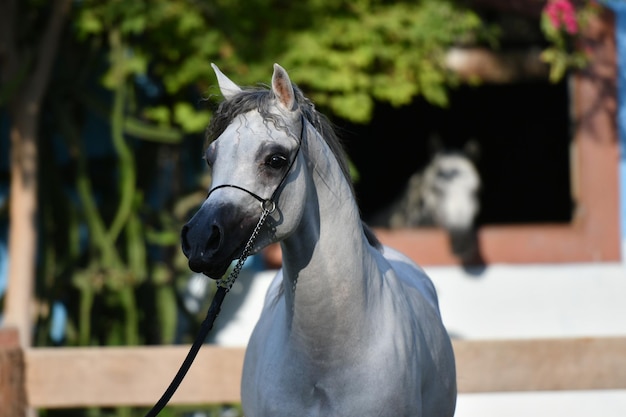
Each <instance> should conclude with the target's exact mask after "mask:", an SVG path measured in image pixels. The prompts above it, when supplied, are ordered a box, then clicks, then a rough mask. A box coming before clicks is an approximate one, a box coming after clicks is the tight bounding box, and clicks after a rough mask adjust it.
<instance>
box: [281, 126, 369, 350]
mask: <svg viewBox="0 0 626 417" xmlns="http://www.w3.org/2000/svg"><path fill="white" fill-rule="evenodd" d="M311 132H312V131H311ZM313 141H315V142H314V143H313V144H309V145H307V147H308V149H307V154H308V155H309V162H308V166H309V170H308V172H310V174H311V175H310V182H309V185H310V186H312V187H314V189H315V193H311V195H312V197H311V198H310V199H309V201H308V203H307V205H306V206H307V208H306V209H305V212H304V215H303V218H302V221H301V222H300V226H299V228H298V230H297V231H296V232H295V233H294V234H293V235H292V236H290V237H289V238H288V239H286V240H285V241H283V243H282V250H283V277H284V280H283V285H284V286H285V288H284V294H285V302H286V303H287V306H286V307H287V312H288V315H289V317H288V321H289V323H288V325H289V326H290V330H291V332H292V335H294V336H295V337H297V338H298V340H299V341H300V342H301V343H305V344H308V345H310V346H311V347H312V348H314V349H313V350H315V351H316V354H322V355H323V354H324V353H323V352H324V351H325V350H324V349H320V347H319V346H318V345H319V344H320V343H322V344H323V345H324V348H328V349H350V343H349V340H346V337H347V336H348V335H352V336H353V337H354V339H355V340H358V339H361V337H360V335H358V334H355V332H357V331H358V330H359V329H362V328H363V326H359V321H362V320H367V315H366V311H367V310H366V308H365V307H366V295H367V294H368V291H369V289H368V287H370V285H368V284H369V283H371V281H372V280H375V279H376V277H379V276H380V274H379V272H378V268H376V262H375V260H374V257H373V255H372V252H371V249H370V246H369V244H368V242H367V240H366V238H365V235H364V232H363V228H362V224H361V219H360V215H359V211H358V207H357V204H356V201H355V200H354V196H353V194H352V191H351V188H350V184H349V183H348V181H347V179H346V178H345V177H344V175H343V173H342V172H341V169H340V167H339V164H338V163H337V161H336V160H335V158H334V156H332V155H331V151H330V149H329V148H328V147H327V146H326V144H325V143H323V140H322V139H321V138H319V137H315V138H311V140H309V141H308V142H313ZM371 287H376V288H378V286H376V285H373V286H371ZM366 290H367V291H366ZM334 338H337V339H336V340H334ZM339 338H340V340H339ZM336 353H337V352H336V351H335V352H333V357H338V356H337V355H336Z"/></svg>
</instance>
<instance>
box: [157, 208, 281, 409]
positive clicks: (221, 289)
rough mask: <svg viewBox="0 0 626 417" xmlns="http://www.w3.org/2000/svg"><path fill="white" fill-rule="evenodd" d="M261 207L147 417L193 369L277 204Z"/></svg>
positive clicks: (172, 392) (162, 403)
mask: <svg viewBox="0 0 626 417" xmlns="http://www.w3.org/2000/svg"><path fill="white" fill-rule="evenodd" d="M261 207H262V208H263V213H261V218H260V219H259V222H258V223H257V225H256V227H255V228H254V230H253V231H252V234H251V235H250V238H249V239H248V243H246V246H245V247H244V248H243V252H242V253H241V256H240V257H239V260H238V261H237V263H236V264H235V267H234V268H233V270H232V271H231V272H230V274H228V277H227V278H225V279H221V280H219V281H217V291H216V292H215V295H214V296H213V300H212V301H211V306H210V307H209V311H208V312H207V315H206V317H205V318H204V321H203V322H202V325H201V326H200V330H199V331H198V334H197V335H196V339H195V340H194V341H193V344H192V345H191V348H190V349H189V353H187V356H186V357H185V360H184V361H183V363H182V364H181V365H180V368H179V369H178V372H177V373H176V375H175V376H174V379H172V382H170V385H169V386H168V387H167V389H166V390H165V392H164V393H163V395H162V396H161V398H159V401H157V402H156V404H154V406H153V407H152V408H151V409H150V411H148V413H147V414H146V416H145V417H155V416H157V415H158V414H159V413H160V412H161V410H163V408H164V407H165V406H166V405H167V403H168V402H169V400H170V399H171V398H172V395H174V393H175V392H176V390H177V389H178V386H179V385H180V383H181V382H182V381H183V378H185V375H187V371H189V368H190V367H191V364H192V363H193V361H194V359H195V358H196V355H197V354H198V351H199V350H200V347H201V346H202V344H203V343H204V340H205V339H206V337H207V335H208V334H209V332H210V331H211V329H212V328H213V323H214V322H215V319H216V318H217V315H218V314H219V313H220V309H221V306H222V302H223V301H224V297H226V294H227V293H228V292H229V291H230V289H231V288H232V286H233V284H234V283H235V280H236V279H237V277H238V276H239V273H240V272H241V268H243V264H244V262H245V261H246V259H247V258H248V256H249V255H250V252H251V251H252V246H253V245H254V241H255V240H256V238H257V236H258V235H259V232H260V231H261V227H262V226H263V224H264V223H265V221H266V220H267V216H269V215H270V214H272V213H273V212H274V210H275V209H276V204H275V203H274V201H273V200H271V199H269V200H263V202H262V203H261Z"/></svg>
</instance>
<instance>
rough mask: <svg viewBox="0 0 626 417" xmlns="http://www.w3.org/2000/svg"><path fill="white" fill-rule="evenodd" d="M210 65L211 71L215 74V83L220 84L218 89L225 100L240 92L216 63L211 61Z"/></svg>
mask: <svg viewBox="0 0 626 417" xmlns="http://www.w3.org/2000/svg"><path fill="white" fill-rule="evenodd" d="M211 67H213V71H215V75H216V76H217V84H218V85H219V86H220V91H221V92H222V95H223V96H224V98H225V99H226V100H230V99H231V98H233V97H234V96H235V95H237V94H238V93H240V92H241V88H239V86H238V85H237V84H235V83H234V82H232V81H231V80H230V78H228V77H227V76H225V75H224V74H223V73H222V71H220V69H219V68H218V67H217V65H215V64H213V63H211Z"/></svg>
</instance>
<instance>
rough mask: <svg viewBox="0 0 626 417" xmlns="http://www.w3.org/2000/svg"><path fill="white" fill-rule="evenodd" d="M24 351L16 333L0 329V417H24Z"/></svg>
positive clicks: (25, 405)
mask: <svg viewBox="0 0 626 417" xmlns="http://www.w3.org/2000/svg"><path fill="white" fill-rule="evenodd" d="M24 375H25V368H24V351H23V350H22V348H21V347H20V340H19V334H18V331H17V330H16V329H14V328H0V417H21V416H26V411H27V400H26V380H25V377H24Z"/></svg>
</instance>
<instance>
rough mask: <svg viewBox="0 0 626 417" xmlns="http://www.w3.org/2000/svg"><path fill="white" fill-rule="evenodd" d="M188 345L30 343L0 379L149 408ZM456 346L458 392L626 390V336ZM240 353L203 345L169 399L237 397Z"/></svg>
mask: <svg viewBox="0 0 626 417" xmlns="http://www.w3.org/2000/svg"><path fill="white" fill-rule="evenodd" d="M188 348H189V346H154V347H90V348H33V349H28V350H26V351H25V352H24V355H23V356H24V360H23V364H20V363H19V361H17V362H16V363H14V364H12V366H8V365H7V363H6V362H0V366H1V367H0V381H2V380H3V379H4V380H6V375H8V374H11V375H14V378H15V375H16V369H18V370H19V367H20V366H22V367H23V368H22V373H23V375H24V377H23V384H24V389H23V391H25V393H26V397H27V399H28V406H30V407H34V408H73V407H87V406H120V405H129V406H131V405H134V406H151V405H152V404H154V402H155V401H156V400H157V399H158V398H159V397H160V396H161V394H162V393H163V391H164V390H165V388H166V387H167V385H168V384H169V382H170V380H171V378H172V377H173V376H174V374H175V373H176V371H177V369H178V367H179V366H180V364H181V362H182V361H183V359H184V357H185V355H186V354H187V351H188ZM2 349H3V348H2V347H1V346H0V352H2ZM4 349H5V350H6V346H5V348H4ZM454 350H455V354H456V360H457V380H458V384H459V392H460V393H477V392H503V391H558V390H597V389H626V337H615V338H575V339H534V340H493V341H486V340H468V341H464V340H457V341H454ZM243 355H244V349H243V348H225V347H218V346H212V345H206V346H204V347H203V348H202V349H201V350H200V352H199V354H198V357H197V359H196V361H195V362H194V364H193V366H192V368H191V370H190V371H189V373H188V374H187V376H186V378H185V380H184V381H183V383H182V385H181V386H180V388H179V389H178V391H177V393H176V394H175V395H174V397H173V398H172V401H171V402H170V404H172V405H174V404H177V405H183V404H213V403H233V402H238V401H239V383H240V376H241V369H242V363H243ZM1 357H2V356H1V355H0V358H1ZM24 365H25V367H24ZM11 368H16V369H11ZM17 374H19V372H17ZM18 379H19V378H18ZM5 385H6V384H5ZM3 390H4V392H3ZM9 391H10V390H8V389H7V388H6V387H5V386H3V385H2V384H1V383H0V416H3V413H2V411H1V410H3V409H5V410H8V409H9V408H11V407H12V409H14V410H15V409H19V407H18V405H15V404H12V402H13V403H15V402H19V401H23V398H22V397H20V396H19V395H17V396H15V395H13V398H12V396H11V395H5V394H7V393H9ZM19 391H20V390H19V389H17V390H16V389H15V387H14V388H13V391H11V392H19ZM16 407H17V408H16ZM13 416H15V414H13Z"/></svg>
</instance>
